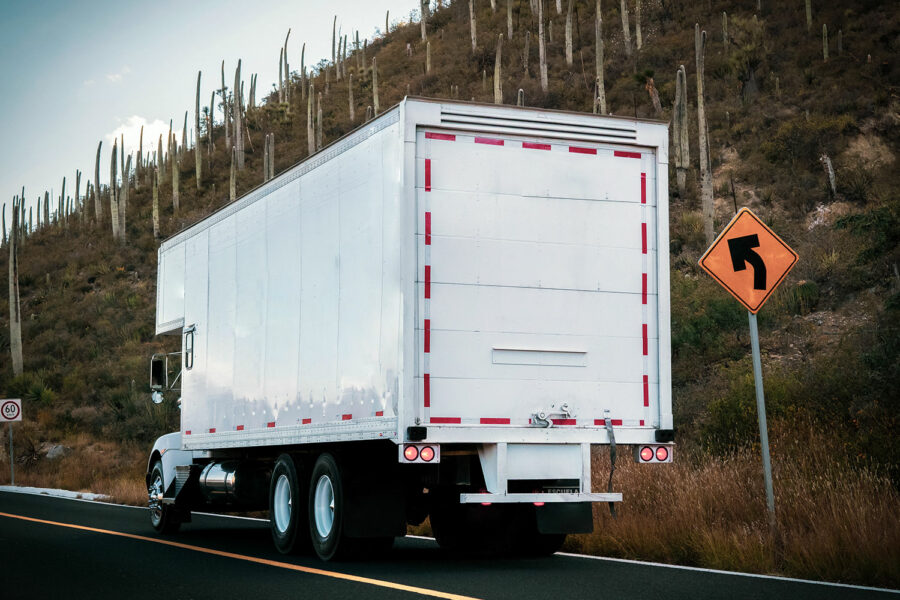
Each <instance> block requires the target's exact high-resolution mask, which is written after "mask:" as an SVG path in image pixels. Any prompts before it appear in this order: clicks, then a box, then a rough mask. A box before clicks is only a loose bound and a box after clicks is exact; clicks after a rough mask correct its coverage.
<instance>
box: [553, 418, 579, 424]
mask: <svg viewBox="0 0 900 600" xmlns="http://www.w3.org/2000/svg"><path fill="white" fill-rule="evenodd" d="M551 421H553V424H554V425H574V424H575V419H551Z"/></svg>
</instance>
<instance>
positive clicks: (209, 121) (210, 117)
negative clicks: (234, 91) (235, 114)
mask: <svg viewBox="0 0 900 600" xmlns="http://www.w3.org/2000/svg"><path fill="white" fill-rule="evenodd" d="M215 110H216V92H215V90H213V92H212V94H210V97H209V114H207V115H206V155H207V157H208V158H209V160H210V161H212V153H213V150H215V149H216V144H215V140H214V139H213V130H214V129H215V126H216V112H215ZM211 170H212V166H210V171H211Z"/></svg>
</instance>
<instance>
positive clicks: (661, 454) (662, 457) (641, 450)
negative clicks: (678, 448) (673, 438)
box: [634, 446, 672, 463]
mask: <svg viewBox="0 0 900 600" xmlns="http://www.w3.org/2000/svg"><path fill="white" fill-rule="evenodd" d="M634 460H635V462H639V463H669V462H672V448H671V446H639V447H635V449H634Z"/></svg>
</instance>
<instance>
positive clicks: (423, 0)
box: [419, 0, 429, 42]
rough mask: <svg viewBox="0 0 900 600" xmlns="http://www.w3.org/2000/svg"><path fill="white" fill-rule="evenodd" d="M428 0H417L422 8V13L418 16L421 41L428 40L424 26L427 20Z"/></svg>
mask: <svg viewBox="0 0 900 600" xmlns="http://www.w3.org/2000/svg"><path fill="white" fill-rule="evenodd" d="M428 1H429V0H421V1H420V2H419V6H420V7H421V9H422V14H421V17H420V18H419V24H420V25H421V29H422V41H423V42H424V41H427V40H428V35H427V33H426V27H427V22H428Z"/></svg>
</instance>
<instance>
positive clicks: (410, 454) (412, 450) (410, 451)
mask: <svg viewBox="0 0 900 600" xmlns="http://www.w3.org/2000/svg"><path fill="white" fill-rule="evenodd" d="M403 456H404V457H405V458H406V460H408V461H413V460H416V459H417V458H418V457H419V449H418V448H416V447H415V446H407V447H406V449H405V450H404V451H403ZM431 457H432V458H434V451H432V456H431Z"/></svg>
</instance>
